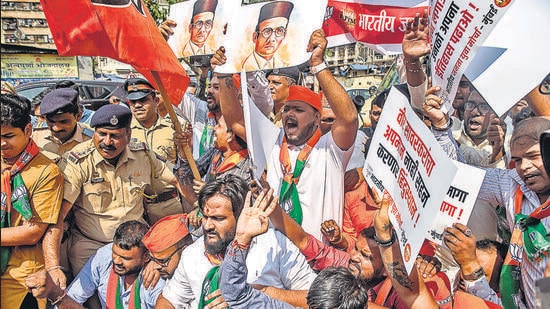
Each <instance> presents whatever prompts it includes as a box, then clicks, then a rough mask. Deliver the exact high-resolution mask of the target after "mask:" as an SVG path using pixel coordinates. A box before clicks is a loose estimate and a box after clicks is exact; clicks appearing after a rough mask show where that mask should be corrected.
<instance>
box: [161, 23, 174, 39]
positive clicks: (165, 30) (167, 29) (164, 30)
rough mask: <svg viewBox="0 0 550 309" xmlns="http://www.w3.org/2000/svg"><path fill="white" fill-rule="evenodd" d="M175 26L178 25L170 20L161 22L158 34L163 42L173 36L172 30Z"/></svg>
mask: <svg viewBox="0 0 550 309" xmlns="http://www.w3.org/2000/svg"><path fill="white" fill-rule="evenodd" d="M177 25H178V24H177V23H176V22H175V21H173V20H171V19H167V20H165V21H163V22H162V24H160V25H159V31H160V34H162V36H163V37H164V39H165V40H168V38H169V37H170V36H171V35H172V34H174V30H173V28H175V27H176V26H177Z"/></svg>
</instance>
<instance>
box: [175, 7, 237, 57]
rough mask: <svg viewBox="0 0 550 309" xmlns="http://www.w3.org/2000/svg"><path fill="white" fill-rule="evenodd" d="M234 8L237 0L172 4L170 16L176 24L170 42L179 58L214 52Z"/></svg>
mask: <svg viewBox="0 0 550 309" xmlns="http://www.w3.org/2000/svg"><path fill="white" fill-rule="evenodd" d="M237 8H238V6H237ZM234 9H236V6H235V2H234V1H221V0H194V1H185V2H180V3H176V4H173V5H171V6H170V15H169V17H168V18H169V19H171V20H173V21H175V22H176V24H177V26H176V27H175V28H174V34H173V35H171V36H170V38H169V39H168V45H170V48H172V50H173V51H174V53H175V54H176V56H177V57H178V58H182V57H189V56H199V55H210V54H213V53H214V52H215V51H216V50H217V49H218V47H219V46H221V44H222V41H223V30H224V26H225V24H227V23H228V17H229V16H231V15H232V14H233V10H234Z"/></svg>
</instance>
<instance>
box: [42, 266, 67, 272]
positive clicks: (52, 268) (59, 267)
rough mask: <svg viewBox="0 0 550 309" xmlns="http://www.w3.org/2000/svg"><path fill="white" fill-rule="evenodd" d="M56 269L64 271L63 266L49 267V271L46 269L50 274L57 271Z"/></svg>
mask: <svg viewBox="0 0 550 309" xmlns="http://www.w3.org/2000/svg"><path fill="white" fill-rule="evenodd" d="M55 269H61V270H63V266H61V265H56V266H52V267H49V268H48V269H46V271H47V272H50V271H52V270H55Z"/></svg>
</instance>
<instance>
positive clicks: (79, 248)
mask: <svg viewBox="0 0 550 309" xmlns="http://www.w3.org/2000/svg"><path fill="white" fill-rule="evenodd" d="M67 242H68V245H67V246H68V247H67V255H68V257H69V263H70V264H71V269H72V271H73V276H75V277H76V275H78V273H79V272H80V270H81V269H82V268H83V267H84V265H85V264H86V262H88V259H89V258H90V257H91V256H92V255H94V254H95V253H96V251H97V249H99V248H101V247H103V246H105V245H106V244H107V243H103V242H100V241H96V240H93V239H90V238H88V237H86V236H84V235H82V233H80V231H79V230H78V229H76V228H72V229H71V236H70V237H69V239H68V240H67Z"/></svg>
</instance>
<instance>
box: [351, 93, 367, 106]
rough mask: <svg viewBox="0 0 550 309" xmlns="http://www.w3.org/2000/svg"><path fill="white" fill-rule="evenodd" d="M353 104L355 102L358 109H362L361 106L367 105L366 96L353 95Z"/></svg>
mask: <svg viewBox="0 0 550 309" xmlns="http://www.w3.org/2000/svg"><path fill="white" fill-rule="evenodd" d="M353 104H355V107H356V108H357V110H360V109H361V107H363V105H365V98H363V96H361V95H356V96H355V97H353Z"/></svg>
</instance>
